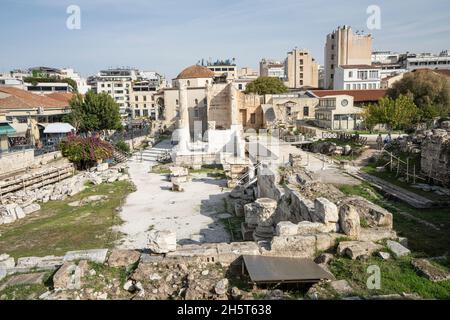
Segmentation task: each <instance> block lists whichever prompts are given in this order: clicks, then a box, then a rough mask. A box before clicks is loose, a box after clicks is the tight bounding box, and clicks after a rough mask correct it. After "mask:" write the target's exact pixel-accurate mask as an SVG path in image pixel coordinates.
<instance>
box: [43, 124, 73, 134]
mask: <svg viewBox="0 0 450 320" xmlns="http://www.w3.org/2000/svg"><path fill="white" fill-rule="evenodd" d="M72 131H75V128H74V127H72V125H71V124H70V123H65V122H58V123H49V124H48V125H47V126H46V127H45V130H44V133H70V132H72Z"/></svg>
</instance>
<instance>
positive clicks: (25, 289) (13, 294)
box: [0, 284, 47, 300]
mask: <svg viewBox="0 0 450 320" xmlns="http://www.w3.org/2000/svg"><path fill="white" fill-rule="evenodd" d="M45 292H47V287H46V286H45V285H43V284H22V285H17V286H12V287H7V288H5V289H4V290H2V291H1V292H0V300H36V299H38V298H39V296H40V295H42V294H43V293H45Z"/></svg>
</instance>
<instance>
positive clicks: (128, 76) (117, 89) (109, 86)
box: [96, 68, 139, 117]
mask: <svg viewBox="0 0 450 320" xmlns="http://www.w3.org/2000/svg"><path fill="white" fill-rule="evenodd" d="M138 74H139V72H138V70H136V69H130V68H117V69H108V70H101V71H100V72H99V73H98V75H97V79H96V80H97V93H102V92H106V93H107V94H109V95H110V96H111V97H112V98H113V99H114V100H115V101H116V103H117V104H118V105H119V108H120V113H121V114H122V116H124V117H126V116H129V115H130V113H131V110H130V93H131V90H132V84H133V82H134V81H136V80H137V79H138Z"/></svg>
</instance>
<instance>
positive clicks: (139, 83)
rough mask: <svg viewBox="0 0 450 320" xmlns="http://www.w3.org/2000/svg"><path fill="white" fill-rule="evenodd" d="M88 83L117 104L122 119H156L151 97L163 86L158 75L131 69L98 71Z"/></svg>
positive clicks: (152, 72) (154, 106)
mask: <svg viewBox="0 0 450 320" xmlns="http://www.w3.org/2000/svg"><path fill="white" fill-rule="evenodd" d="M89 82H90V83H92V84H95V88H96V92H97V93H102V92H106V93H108V94H109V95H110V96H111V97H112V98H113V99H114V100H115V101H116V102H117V104H118V105H119V108H120V112H121V114H122V116H123V117H132V118H154V119H156V118H157V117H158V116H157V114H158V112H157V107H156V104H155V100H154V97H153V95H154V94H155V93H156V92H157V91H158V90H159V89H160V88H162V87H164V84H165V81H164V77H163V76H162V75H160V74H159V73H157V72H155V71H139V70H137V69H132V68H117V69H108V70H102V71H100V72H99V74H98V75H97V77H96V78H95V80H94V79H89Z"/></svg>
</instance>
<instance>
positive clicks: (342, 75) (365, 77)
mask: <svg viewBox="0 0 450 320" xmlns="http://www.w3.org/2000/svg"><path fill="white" fill-rule="evenodd" d="M380 82H381V75H380V68H379V67H377V66H371V65H341V66H338V67H336V70H335V74H334V86H333V89H334V90H367V89H369V90H371V89H380Z"/></svg>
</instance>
